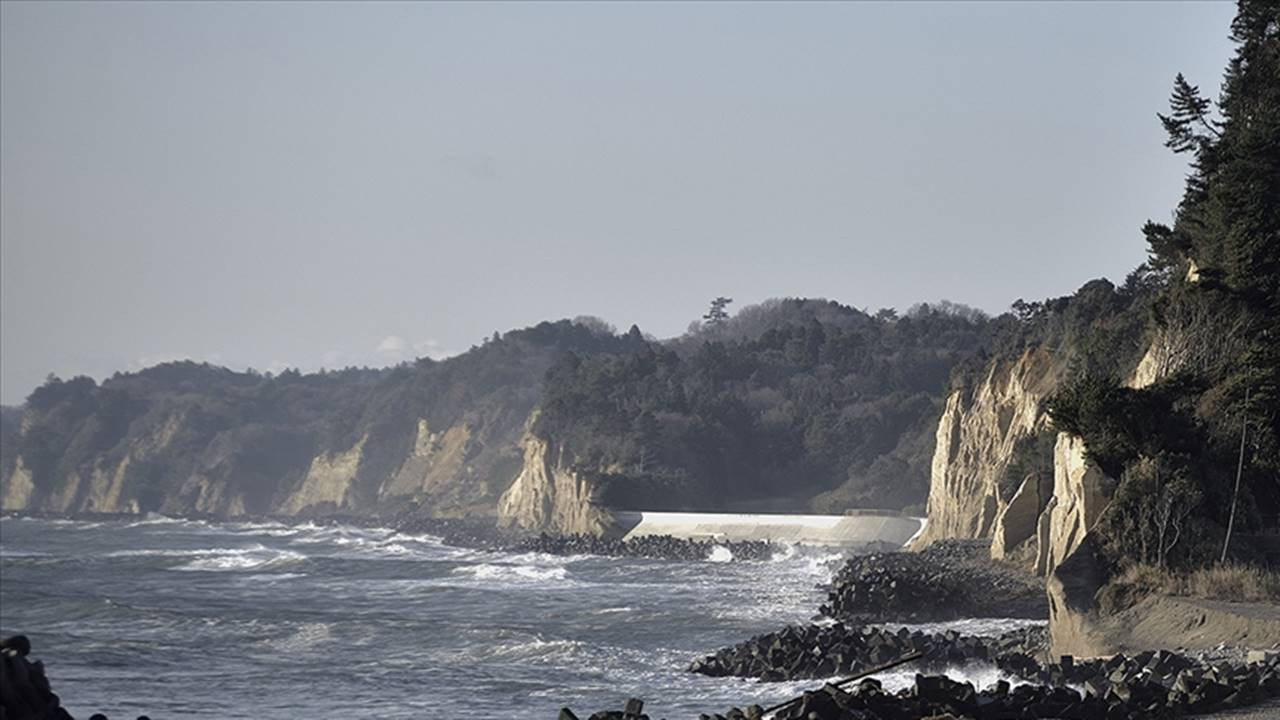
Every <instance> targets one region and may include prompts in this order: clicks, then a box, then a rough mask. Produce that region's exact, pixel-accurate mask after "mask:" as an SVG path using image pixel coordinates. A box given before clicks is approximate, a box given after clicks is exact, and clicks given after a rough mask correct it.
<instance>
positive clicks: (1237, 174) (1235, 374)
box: [1050, 0, 1280, 565]
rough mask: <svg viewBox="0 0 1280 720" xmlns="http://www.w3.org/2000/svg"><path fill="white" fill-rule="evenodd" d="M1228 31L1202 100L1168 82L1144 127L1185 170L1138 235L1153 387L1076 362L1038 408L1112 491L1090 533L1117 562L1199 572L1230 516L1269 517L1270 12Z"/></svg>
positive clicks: (1278, 355)
mask: <svg viewBox="0 0 1280 720" xmlns="http://www.w3.org/2000/svg"><path fill="white" fill-rule="evenodd" d="M1231 30H1232V38H1233V40H1234V41H1235V43H1236V46H1237V49H1236V54H1235V56H1234V57H1233V58H1232V59H1231V61H1230V64H1229V65H1228V67H1227V71H1226V76H1225V79H1224V81H1223V84H1222V92H1221V95H1220V97H1219V98H1218V99H1217V100H1216V102H1215V101H1213V100H1211V99H1209V98H1206V97H1203V96H1202V95H1201V93H1200V91H1199V90H1198V89H1197V88H1196V87H1195V86H1193V85H1192V84H1191V83H1190V82H1188V81H1187V80H1186V79H1185V78H1184V77H1183V76H1181V75H1178V76H1177V78H1176V79H1175V81H1174V90H1173V96H1172V99H1171V102H1170V112H1169V114H1168V115H1164V114H1161V115H1160V116H1159V119H1160V121H1161V123H1162V124H1163V126H1164V128H1165V130H1166V131H1167V132H1168V142H1167V143H1166V144H1167V146H1168V147H1169V148H1170V149H1172V150H1173V151H1174V152H1177V153H1185V154H1187V155H1189V156H1190V158H1191V172H1190V174H1189V176H1188V178H1187V182H1186V189H1185V192H1184V194H1183V197H1182V199H1181V202H1180V203H1179V204H1178V207H1177V210H1176V212H1175V216H1174V221H1173V224H1172V225H1165V224H1161V223H1155V222H1149V223H1147V225H1146V226H1145V227H1144V228H1143V232H1144V234H1145V236H1146V239H1147V242H1148V246H1149V254H1150V260H1149V262H1148V263H1147V264H1146V266H1144V268H1143V269H1142V273H1143V274H1144V276H1145V277H1144V278H1143V279H1142V282H1143V284H1144V285H1146V286H1147V287H1148V288H1150V289H1151V290H1152V292H1150V293H1149V297H1150V299H1149V301H1148V302H1146V304H1147V305H1148V311H1147V332H1146V338H1147V341H1148V343H1149V344H1152V345H1153V346H1154V347H1155V349H1156V350H1157V363H1158V364H1159V365H1160V370H1161V371H1162V375H1163V376H1164V377H1163V379H1162V380H1161V381H1159V382H1157V383H1156V384H1155V385H1153V386H1151V387H1147V388H1143V389H1140V390H1135V389H1132V388H1128V387H1124V386H1122V385H1121V384H1120V382H1119V380H1120V378H1119V377H1117V376H1116V375H1115V374H1114V373H1109V372H1107V370H1106V368H1104V367H1097V366H1092V365H1087V366H1085V367H1082V368H1081V369H1080V370H1079V371H1078V372H1076V373H1074V374H1073V376H1072V378H1071V381H1070V382H1068V383H1067V384H1066V386H1065V387H1063V388H1062V389H1061V391H1060V392H1059V393H1058V394H1057V395H1056V396H1055V397H1054V398H1052V400H1051V403H1050V409H1051V412H1052V415H1053V418H1054V421H1055V422H1056V423H1057V425H1058V426H1059V427H1061V428H1063V429H1065V430H1068V431H1070V432H1072V433H1075V434H1077V435H1080V436H1082V437H1084V438H1085V440H1086V441H1087V444H1088V447H1089V452H1090V454H1091V456H1092V457H1093V459H1094V460H1096V461H1097V462H1098V463H1099V464H1100V465H1101V466H1102V467H1103V468H1104V469H1105V470H1106V471H1107V472H1108V473H1110V474H1111V475H1112V476H1113V477H1116V478H1119V479H1120V480H1121V482H1120V487H1119V489H1118V490H1117V493H1116V498H1115V501H1114V502H1113V503H1112V505H1111V507H1110V508H1109V509H1108V511H1107V515H1106V517H1105V522H1104V525H1103V529H1104V531H1105V534H1106V535H1107V536H1108V537H1109V538H1110V540H1111V548H1112V550H1113V551H1114V552H1115V553H1116V555H1117V556H1119V557H1120V558H1121V559H1122V560H1134V561H1142V562H1152V563H1156V564H1159V565H1194V564H1200V563H1204V562H1207V561H1208V560H1210V559H1214V558H1217V557H1218V556H1219V554H1220V551H1221V548H1222V545H1223V543H1224V535H1225V528H1226V526H1227V525H1228V523H1229V522H1230V515H1231V508H1232V506H1233V504H1237V505H1238V508H1239V514H1238V521H1237V522H1238V525H1237V527H1238V528H1239V527H1243V528H1244V529H1248V530H1257V529H1266V528H1271V529H1275V527H1276V525H1277V519H1276V513H1277V512H1278V511H1280V5H1277V4H1275V3H1272V2H1258V1H1256V0H1243V1H1242V2H1240V3H1239V7H1238V12H1237V15H1236V18H1235V20H1234V22H1233V23H1232V27H1231ZM1242 438H1243V444H1242ZM1237 472H1239V473H1240V478H1241V482H1240V484H1239V486H1240V492H1239V494H1238V498H1237V497H1236V495H1237V493H1236V482H1235V480H1236V475H1237ZM1237 500H1238V502H1237Z"/></svg>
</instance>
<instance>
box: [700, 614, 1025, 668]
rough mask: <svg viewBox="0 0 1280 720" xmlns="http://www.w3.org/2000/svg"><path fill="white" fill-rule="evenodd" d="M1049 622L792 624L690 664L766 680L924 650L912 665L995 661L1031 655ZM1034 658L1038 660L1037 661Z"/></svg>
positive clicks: (863, 664) (879, 661)
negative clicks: (1002, 627)
mask: <svg viewBox="0 0 1280 720" xmlns="http://www.w3.org/2000/svg"><path fill="white" fill-rule="evenodd" d="M1046 642H1047V637H1046V633H1045V630H1044V628H1040V627H1032V628H1023V629H1020V630H1014V631H1012V632H1008V633H1005V634H1003V635H1001V636H1000V637H996V638H986V637H978V636H974V635H961V634H959V633H957V632H954V631H947V632H944V633H933V634H930V633H924V632H921V631H919V630H915V631H912V630H908V629H906V628H901V629H899V630H897V631H894V630H889V629H886V628H882V627H875V626H871V625H863V626H858V625H845V624H843V623H835V624H832V625H805V626H794V625H789V626H787V627H785V628H783V629H782V630H779V631H778V632H773V633H767V634H764V635H757V636H756V637H753V638H751V639H750V640H748V641H746V642H743V643H739V644H737V645H733V646H730V647H727V648H723V649H721V650H718V651H716V652H715V653H714V654H712V655H708V656H707V657H704V658H702V659H700V660H695V661H693V663H692V664H691V665H690V666H689V671H690V672H695V673H700V674H703V675H711V676H716V677H720V676H725V675H733V676H737V677H753V678H759V679H761V680H766V681H782V680H800V679H807V678H829V677H832V676H835V675H848V674H850V673H854V672H857V671H858V670H860V669H862V668H867V667H875V666H879V665H883V664H885V663H887V662H891V661H893V660H897V659H898V658H902V657H906V656H907V655H910V654H912V653H917V652H918V653H922V654H923V657H922V658H921V659H920V660H917V661H915V663H916V664H914V665H913V667H923V668H938V669H940V668H942V667H945V666H947V665H959V664H963V663H967V662H974V661H981V662H996V660H997V658H1000V657H1004V656H1006V655H1015V656H1017V657H1028V656H1027V653H1038V652H1041V651H1043V649H1044V648H1045V646H1046ZM1033 662H1034V661H1033Z"/></svg>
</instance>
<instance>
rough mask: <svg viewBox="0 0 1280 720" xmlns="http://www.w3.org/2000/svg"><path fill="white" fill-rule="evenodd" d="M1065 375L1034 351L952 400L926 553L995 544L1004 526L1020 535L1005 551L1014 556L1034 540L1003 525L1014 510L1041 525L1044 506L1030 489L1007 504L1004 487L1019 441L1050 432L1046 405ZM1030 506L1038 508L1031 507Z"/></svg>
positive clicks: (994, 367) (942, 431)
mask: <svg viewBox="0 0 1280 720" xmlns="http://www.w3.org/2000/svg"><path fill="white" fill-rule="evenodd" d="M1062 373H1063V367H1062V365H1061V363H1060V362H1058V361H1057V359H1055V358H1054V357H1053V355H1051V354H1050V353H1049V352H1047V351H1045V350H1042V349H1033V350H1028V351H1027V352H1025V353H1023V354H1022V355H1021V356H1020V357H1018V358H1017V359H1016V360H1015V361H1013V362H1011V363H1007V364H1001V363H996V362H993V363H991V364H990V366H989V367H988V368H987V371H986V373H985V375H984V376H983V377H982V379H981V380H980V381H979V382H978V383H976V384H975V385H974V386H973V387H972V388H970V389H967V390H957V391H955V392H953V393H951V395H950V396H949V397H948V398H947V404H946V407H945V408H944V409H943V412H942V417H941V418H940V419H939V421H938V433H937V444H936V446H935V450H934V455H933V465H932V470H931V474H930V483H929V501H928V516H929V524H928V526H927V527H926V529H925V532H924V533H923V535H922V536H921V537H920V539H919V541H918V544H919V545H927V544H928V543H930V542H933V541H934V540H938V539H942V538H986V537H991V536H992V535H993V534H994V533H995V531H996V529H997V526H1000V529H1001V531H1002V534H1006V535H1007V534H1008V532H1009V531H1010V530H1017V535H1016V536H1013V537H1010V538H1009V539H1008V540H1007V541H1006V542H1005V543H1003V544H1007V545H1008V547H1010V548H1012V547H1013V546H1015V545H1017V544H1018V543H1020V542H1022V541H1023V540H1025V539H1027V537H1030V535H1031V531H1030V530H1029V529H1025V528H1024V526H1025V524H1026V523H1021V524H1018V525H1017V526H1016V527H1012V525H1013V524H1012V523H1002V522H1001V520H1002V518H1003V516H1004V515H1005V514H1006V512H1007V510H1008V509H1009V508H1010V507H1011V506H1012V507H1015V508H1016V509H1017V510H1018V514H1020V515H1021V514H1025V513H1031V514H1032V517H1034V516H1035V515H1038V514H1039V511H1040V509H1042V508H1043V503H1042V502H1039V501H1036V500H1035V498H1034V495H1035V492H1034V490H1033V489H1032V488H1030V487H1028V488H1022V487H1019V489H1018V490H1017V491H1016V492H1015V493H1014V494H1013V495H1012V496H1006V492H1005V491H1003V490H1002V487H1001V485H1002V480H1003V479H1004V478H1005V476H1006V473H1007V472H1008V470H1009V465H1010V462H1011V461H1012V460H1013V456H1014V449H1015V447H1016V445H1017V443H1018V441H1019V440H1020V439H1021V438H1023V437H1026V436H1028V435H1030V434H1032V433H1034V432H1037V431H1041V430H1043V429H1045V428H1046V427H1047V423H1048V419H1047V416H1046V414H1045V412H1044V409H1043V407H1042V403H1043V401H1044V398H1045V397H1046V396H1047V395H1048V394H1049V393H1051V392H1052V391H1053V389H1054V388H1055V387H1056V386H1057V383H1058V380H1059V379H1060V378H1061V376H1062ZM1034 483H1035V481H1034V480H1032V484H1034ZM1046 499H1047V498H1046ZM1028 504H1030V505H1031V506H1032V507H1030V508H1026V507H1024V506H1026V505H1028ZM1024 530H1025V531H1024Z"/></svg>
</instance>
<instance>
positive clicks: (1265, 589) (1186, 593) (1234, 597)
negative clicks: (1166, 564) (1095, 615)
mask: <svg viewBox="0 0 1280 720" xmlns="http://www.w3.org/2000/svg"><path fill="white" fill-rule="evenodd" d="M1152 594H1159V595H1177V596H1182V597H1196V598H1204V599H1206V600H1223V601H1226V602H1241V603H1246V602H1265V603H1280V572H1277V571H1275V570H1268V569H1266V568H1261V567H1257V566H1254V565H1215V566H1212V567H1206V568H1198V569H1196V570H1192V571H1190V572H1173V571H1170V570H1166V569H1162V568H1158V567H1156V566H1155V565H1147V564H1139V565H1132V566H1130V567H1129V568H1128V569H1126V570H1125V571H1124V572H1122V573H1120V574H1119V575H1117V576H1116V577H1114V578H1112V579H1111V581H1110V582H1109V583H1107V585H1106V586H1105V587H1103V588H1102V590H1101V591H1100V592H1099V593H1098V602H1099V605H1101V607H1102V610H1103V612H1106V613H1114V612H1120V611H1121V610H1125V609H1127V608H1130V607H1133V606H1134V605H1136V604H1137V603H1138V602H1139V601H1141V600H1142V598H1144V597H1146V596H1148V595H1152Z"/></svg>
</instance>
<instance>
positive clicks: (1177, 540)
mask: <svg viewBox="0 0 1280 720" xmlns="http://www.w3.org/2000/svg"><path fill="white" fill-rule="evenodd" d="M1203 500H1204V492H1203V490H1202V489H1201V487H1200V486H1199V484H1198V483H1197V482H1196V480H1195V478H1194V476H1193V474H1192V472H1191V471H1190V470H1189V468H1188V467H1187V462H1186V459H1185V458H1182V457H1178V456H1176V455H1172V454H1168V453H1161V454H1158V455H1156V456H1154V457H1142V458H1140V459H1139V460H1137V461H1135V462H1133V463H1131V464H1130V465H1129V466H1128V467H1127V468H1126V469H1125V471H1124V474H1123V475H1122V476H1121V480H1120V485H1119V487H1118V488H1117V490H1116V493H1115V496H1114V497H1113V498H1112V500H1111V505H1110V506H1109V507H1108V508H1107V512H1106V517H1105V519H1104V530H1105V531H1104V533H1103V536H1104V537H1105V538H1106V540H1107V542H1108V543H1110V545H1111V551H1112V554H1113V555H1118V556H1122V557H1125V558H1128V559H1129V560H1130V561H1132V562H1138V563H1149V564H1152V565H1155V566H1156V567H1159V568H1165V567H1170V566H1184V565H1187V564H1190V563H1193V562H1203V561H1204V560H1205V559H1206V558H1208V557H1211V556H1212V548H1213V547H1214V546H1216V545H1217V541H1218V537H1219V535H1218V534H1217V533H1216V532H1215V531H1214V527H1213V525H1212V524H1211V523H1209V522H1207V519H1206V518H1205V517H1204V513H1203V512H1200V505H1201V503H1202V502H1203Z"/></svg>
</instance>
